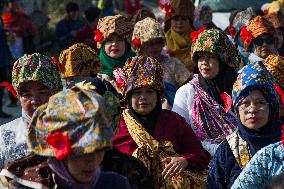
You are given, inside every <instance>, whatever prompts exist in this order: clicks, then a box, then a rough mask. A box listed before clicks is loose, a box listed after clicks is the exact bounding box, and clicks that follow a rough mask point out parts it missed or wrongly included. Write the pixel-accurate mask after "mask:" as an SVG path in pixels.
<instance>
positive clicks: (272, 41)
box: [240, 16, 278, 63]
mask: <svg viewBox="0 0 284 189" xmlns="http://www.w3.org/2000/svg"><path fill="white" fill-rule="evenodd" d="M240 37H241V38H242V40H243V41H244V48H245V50H246V51H247V52H250V55H249V57H248V60H249V63H253V62H256V61H262V60H264V59H265V58H267V57H268V56H269V55H272V54H278V52H277V49H278V48H277V36H276V33H275V29H274V28H273V25H272V24H271V23H270V22H269V21H267V20H266V19H265V18H264V17H261V16H257V17H255V18H254V19H253V20H251V21H250V23H249V24H248V26H247V27H243V28H242V29H241V32H240Z"/></svg>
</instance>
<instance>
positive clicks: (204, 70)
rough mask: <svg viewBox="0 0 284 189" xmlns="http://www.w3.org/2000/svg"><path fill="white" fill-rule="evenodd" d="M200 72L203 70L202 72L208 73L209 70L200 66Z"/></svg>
mask: <svg viewBox="0 0 284 189" xmlns="http://www.w3.org/2000/svg"><path fill="white" fill-rule="evenodd" d="M201 72H203V73H208V72H210V69H208V68H202V69H201Z"/></svg>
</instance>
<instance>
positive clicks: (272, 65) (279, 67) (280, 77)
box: [264, 55, 284, 89]
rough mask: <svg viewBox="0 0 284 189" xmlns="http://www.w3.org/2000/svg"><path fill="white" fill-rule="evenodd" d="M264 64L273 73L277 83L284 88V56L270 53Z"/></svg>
mask: <svg viewBox="0 0 284 189" xmlns="http://www.w3.org/2000/svg"><path fill="white" fill-rule="evenodd" d="M264 65H265V67H266V68H267V69H268V71H269V72H270V73H271V75H272V76H273V78H274V79H275V81H276V83H277V84H278V85H280V86H281V87H282V89H284V57H282V56H278V55H269V56H268V57H267V58H266V59H265V60H264Z"/></svg>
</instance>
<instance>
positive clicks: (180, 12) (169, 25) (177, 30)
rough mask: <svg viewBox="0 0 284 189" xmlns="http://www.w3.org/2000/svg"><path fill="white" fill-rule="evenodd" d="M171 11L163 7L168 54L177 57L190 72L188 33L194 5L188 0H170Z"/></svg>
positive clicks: (191, 25)
mask: <svg viewBox="0 0 284 189" xmlns="http://www.w3.org/2000/svg"><path fill="white" fill-rule="evenodd" d="M168 6H170V7H171V9H172V11H171V12H168V11H167V9H166V8H165V12H166V17H165V33H166V41H167V50H168V52H169V54H170V55H171V56H173V57H175V58H177V59H179V60H180V61H181V62H182V63H183V64H184V65H185V66H186V67H187V68H188V69H189V71H190V72H193V69H194V64H193V62H192V61H191V59H190V48H191V41H190V37H189V34H190V32H191V31H192V28H193V13H194V5H193V3H192V1H188V0H170V3H169V5H165V7H168Z"/></svg>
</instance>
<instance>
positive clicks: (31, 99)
mask: <svg viewBox="0 0 284 189" xmlns="http://www.w3.org/2000/svg"><path fill="white" fill-rule="evenodd" d="M51 95H52V91H51V89H50V88H49V87H47V86H45V85H43V84H41V83H39V82H37V81H28V82H25V83H22V84H21V85H20V87H19V96H20V101H21V106H22V108H23V109H24V111H25V112H26V113H27V114H28V116H30V117H32V115H33V113H34V111H35V110H36V109H37V108H38V107H39V106H41V105H43V104H44V103H46V102H48V100H49V97H51Z"/></svg>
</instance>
